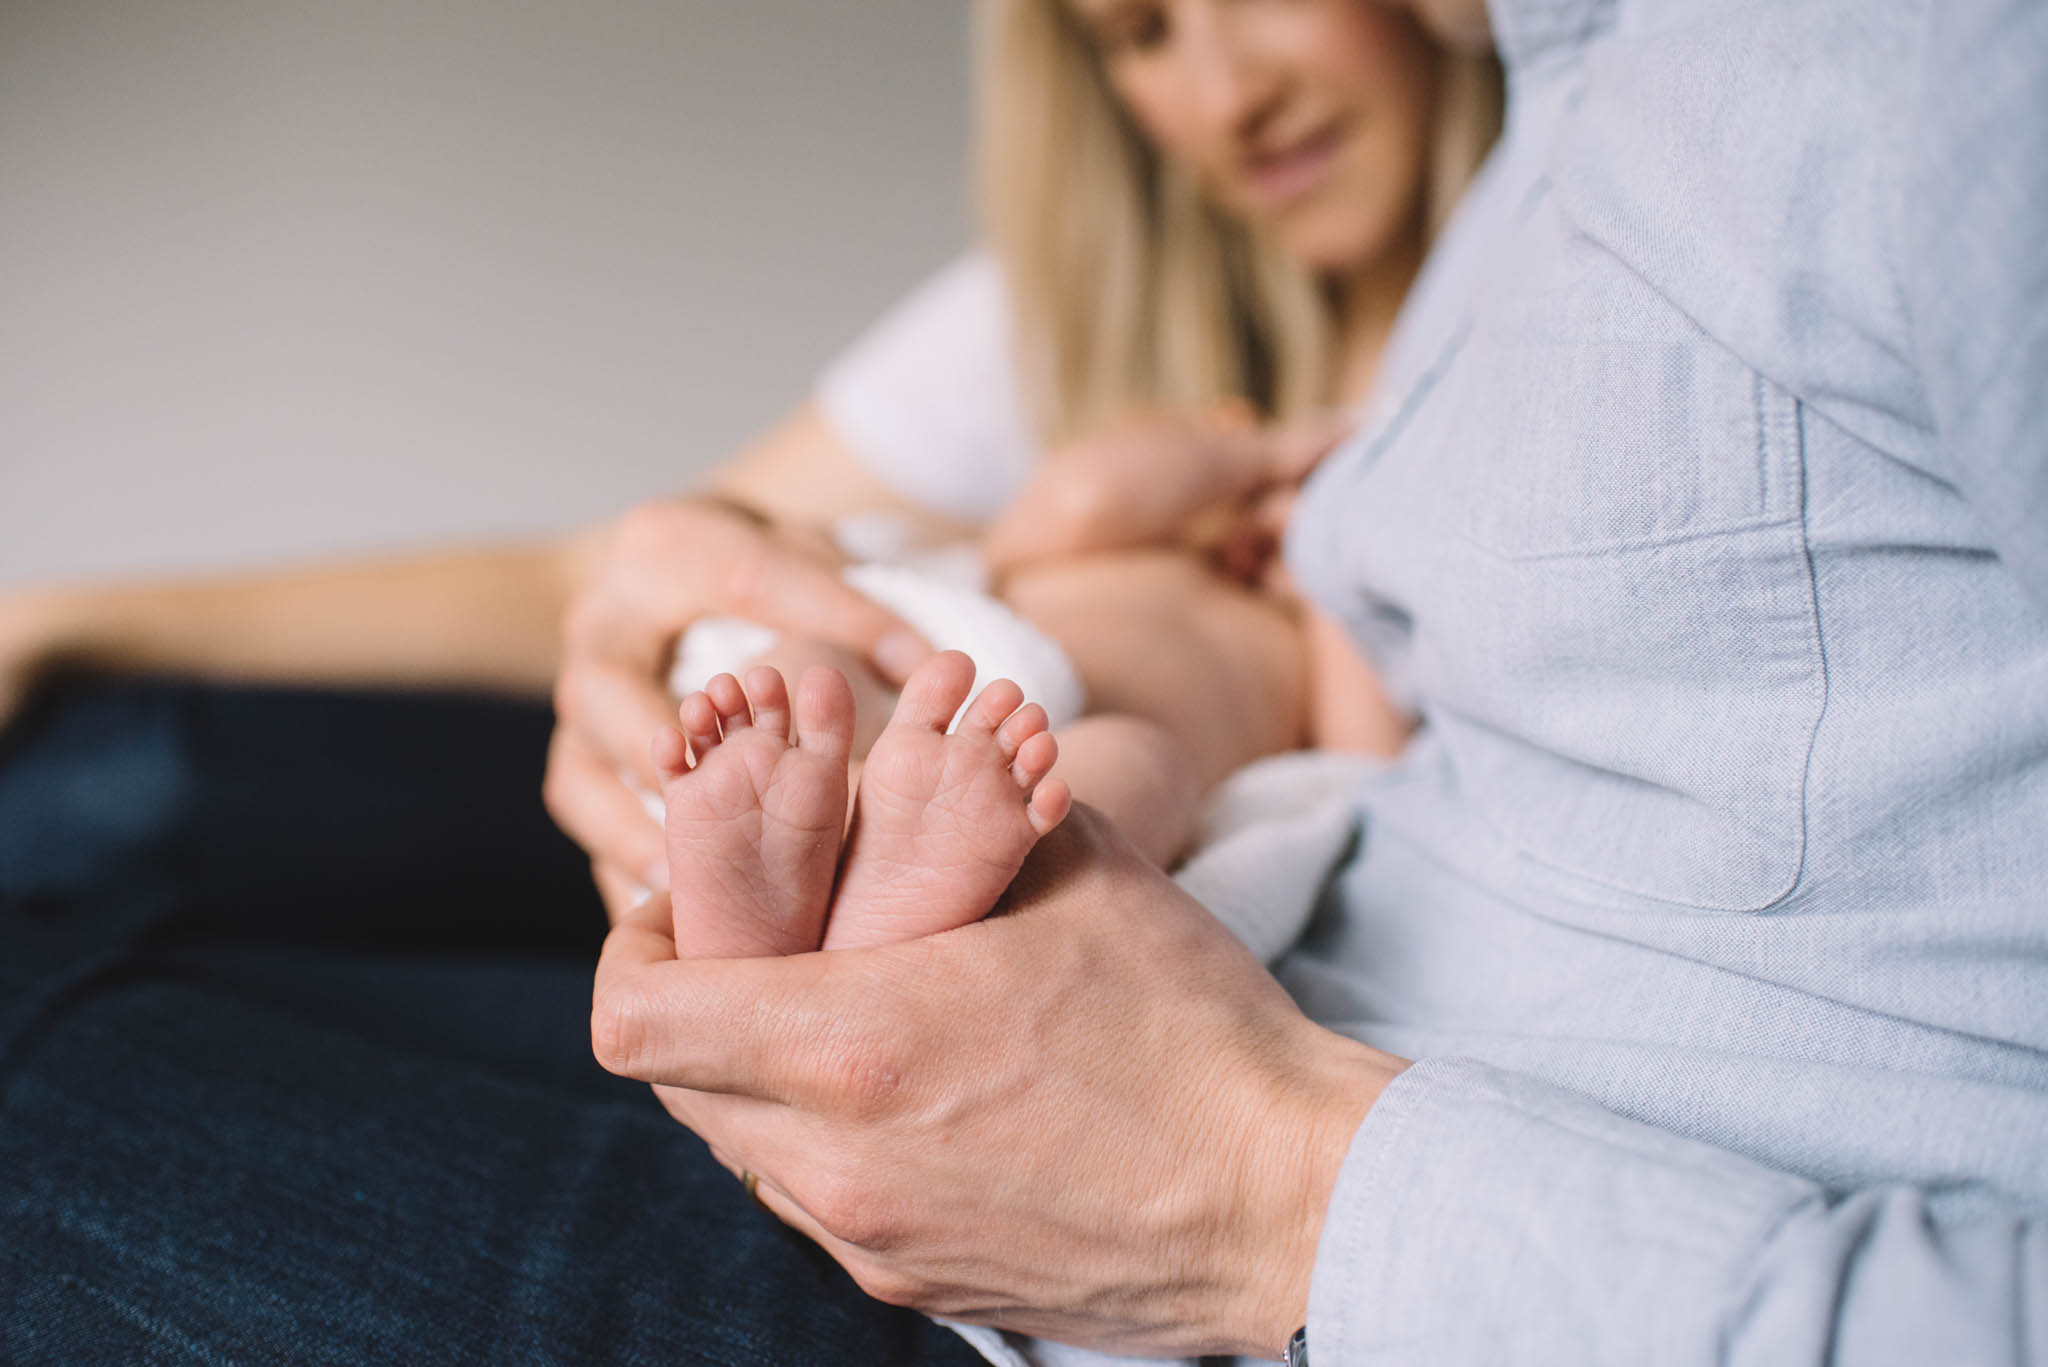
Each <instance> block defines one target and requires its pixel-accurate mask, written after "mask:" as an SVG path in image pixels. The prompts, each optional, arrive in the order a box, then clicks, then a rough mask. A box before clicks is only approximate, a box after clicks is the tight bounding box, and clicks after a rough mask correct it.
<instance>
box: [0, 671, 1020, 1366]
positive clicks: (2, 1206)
mask: <svg viewBox="0 0 2048 1367" xmlns="http://www.w3.org/2000/svg"><path fill="white" fill-rule="evenodd" d="M548 730H549V718H548V714H547V712H546V709H544V708H540V707H534V706H530V705H524V704H512V703H503V702H488V701H482V700H472V699H461V700H458V699H446V698H347V697H328V696H322V695H318V694H311V693H289V692H276V693H273V692H262V691H246V690H215V689H206V688H198V687H192V686H186V685H152V684H137V685H99V686H93V687H89V688H84V689H81V690H78V691H75V692H72V693H69V694H67V695H65V696H63V697H61V698H56V699H51V700H49V701H47V702H46V703H45V704H44V705H43V706H41V707H40V708H38V709H37V711H36V712H35V713H33V714H32V715H31V716H29V717H28V718H26V719H25V720H24V722H23V724H22V725H20V726H19V727H17V728H16V729H15V730H14V731H13V732H12V733H10V735H9V736H8V737H6V738H5V745H4V751H0V944H4V945H5V946H6V950H5V952H4V953H0V1361H6V1362H10V1363H14V1362H19V1363H24V1364H26V1363H72V1362H76V1363H110V1362H138V1363H141V1362H219V1363H228V1362H337V1363H344V1362H360V1363H391V1362H422V1363H466V1362H475V1363H492V1364H496V1363H526V1362H532V1363H543V1362H547V1363H553V1362H579V1363H580V1362H620V1363H715V1364H742V1363H744V1364H781V1363H796V1364H804V1363H815V1364H827V1363H832V1364H837V1363H846V1362H863V1363H865V1362H874V1363H913V1362H914V1363H945V1364H972V1363H975V1362H977V1361H978V1360H979V1359H978V1358H977V1357H976V1356H975V1354H974V1353H973V1352H972V1351H971V1350H969V1349H968V1348H967V1347H966V1346H965V1345H964V1344H962V1343H961V1342H960V1341H959V1339H958V1338H957V1337H956V1336H955V1335H954V1334H952V1333H951V1332H950V1331H948V1330H946V1329H943V1328H941V1327H939V1326H936V1325H933V1324H931V1323H930V1322H928V1321H926V1320H925V1319H923V1318H922V1317H921V1316H917V1315H914V1314H910V1313H908V1312H905V1311H901V1310H897V1309H894V1308H892V1307H888V1306H884V1305H881V1304H879V1303H877V1302H875V1301H872V1300H870V1299H869V1298H868V1297H866V1296H865V1295H863V1294H862V1293H861V1292H860V1290H859V1289H858V1288H857V1287H856V1286H854V1284H853V1283H852V1282H851V1281H850V1280H849V1279H848V1278H847V1277H846V1276H845V1275H844V1274H843V1273H842V1272H841V1271H840V1270H839V1269H838V1268H837V1267H836V1266H835V1265H834V1264H832V1262H831V1261H830V1259H828V1258H826V1257H825V1256H824V1255H823V1254H822V1253H820V1252H819V1251H818V1250H817V1249H816V1248H815V1247H813V1246H812V1245H811V1244H810V1243H809V1241H808V1240H805V1239H803V1238H801V1237H800V1236H797V1235H795V1234H793V1233H791V1232H790V1231H788V1230H787V1229H785V1228H783V1227H782V1226H781V1225H780V1224H779V1223H778V1222H777V1221H775V1220H774V1219H772V1218H771V1217H769V1216H768V1215H766V1214H765V1213H764V1212H763V1211H761V1210H759V1209H758V1208H756V1207H755V1206H753V1205H752V1204H751V1203H750V1202H749V1201H748V1200H747V1199H746V1197H745V1194H744V1193H743V1192H742V1191H741V1190H740V1189H739V1186H738V1184H737V1183H735V1182H734V1181H733V1180H732V1178H731V1176H730V1175H729V1174H727V1173H726V1172H725V1171H724V1169H722V1168H720V1167H719V1166H717V1165H716V1164H715V1163H714V1162H712V1161H711V1159H710V1157H709V1155H708V1154H707V1153H706V1152H705V1150H704V1148H703V1146H702V1145H701V1144H700V1143H699V1142H698V1141H697V1140H695V1139H694V1138H693V1137H692V1136H691V1135H689V1134H688V1132H686V1131H684V1130H683V1129H682V1128H681V1127H679V1126H677V1125H676V1124H675V1123H674V1122H673V1121H672V1120H670V1119H669V1118H668V1116H667V1115H666V1114H665V1113H663V1112H662V1111H661V1110H660V1108H659V1107H658V1106H657V1105H656V1104H655V1103H654V1101H653V1099H652V1096H651V1094H650V1093H648V1091H647V1090H646V1089H645V1088H644V1087H641V1086H638V1085H637V1084H632V1083H627V1082H625V1081H623V1080H621V1079H617V1078H613V1077H610V1076H608V1075H606V1074H604V1073H603V1072H602V1071H601V1070H599V1069H598V1068H597V1066H596V1065H595V1063H593V1062H592V1060H591V1058H590V1052H589V1042H588V1041H589V1036H588V1018H589V1006H590V973H591V964H592V960H593V957H594V954H595V950H596V947H597V944H598V940H599V937H600V935H601V933H602V925H603V918H602V913H601V911H600V910H599V909H598V907H597V905H596V903H595V901H594V899H593V896H592V894H591V893H590V891H589V887H588V880H587V873H586V871H585V868H584V866H583V864H582V860H581V858H580V856H579V855H578V854H577V852H576V851H575V849H574V847H573V846H571V845H569V844H568V842H567V841H566V840H564V839H563V838H562V837H561V836H560V835H559V834H558V833H556V832H554V831H553V829H552V827H551V826H550V825H549V823H548V821H547V818H546V815H545V813H544V812H543V811H542V810H541V808H540V805H539V801H538V780H539V774H540V767H541V759H542V755H543V753H544V747H545V743H546V737H547V734H548Z"/></svg>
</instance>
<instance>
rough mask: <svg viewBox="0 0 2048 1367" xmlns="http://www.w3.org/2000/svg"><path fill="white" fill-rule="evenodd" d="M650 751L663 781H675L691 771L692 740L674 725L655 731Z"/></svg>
mask: <svg viewBox="0 0 2048 1367" xmlns="http://www.w3.org/2000/svg"><path fill="white" fill-rule="evenodd" d="M648 753H649V756H650V757H651V758H652V759H653V760H654V772H655V773H656V774H658V775H659V776H660V777H661V781H662V782H663V783H670V782H673V781H674V780H676V779H679V778H681V777H682V776H683V775H684V774H686V773H688V772H689V771H690V742H689V740H688V739H687V738H685V737H684V735H683V733H682V732H680V731H678V730H676V728H675V727H673V726H664V727H663V728H662V729H661V730H659V731H657V732H655V733H654V739H653V741H652V742H650V744H649V745H648Z"/></svg>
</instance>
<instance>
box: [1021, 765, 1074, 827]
mask: <svg viewBox="0 0 2048 1367" xmlns="http://www.w3.org/2000/svg"><path fill="white" fill-rule="evenodd" d="M1073 806H1074V794H1073V791H1072V790H1071V789H1070V788H1068V787H1067V781H1066V780H1065V779H1060V778H1049V779H1047V780H1046V781H1045V782H1043V783H1041V784H1039V785H1038V791H1037V792H1035V793H1033V794H1032V795H1031V801H1030V802H1028V803H1026V804H1025V807H1024V814H1025V815H1026V816H1027V817H1029V818H1030V820H1031V829H1032V830H1034V831H1036V832H1038V834H1039V835H1040V836H1041V837H1043V836H1044V835H1045V834H1046V833H1047V832H1049V831H1050V830H1052V828H1053V827H1055V826H1057V825H1059V824H1060V823H1061V822H1062V821H1065V820H1066V819H1067V813H1068V812H1069V811H1071V810H1072V809H1073Z"/></svg>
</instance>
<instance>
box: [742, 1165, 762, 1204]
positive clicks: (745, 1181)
mask: <svg viewBox="0 0 2048 1367" xmlns="http://www.w3.org/2000/svg"><path fill="white" fill-rule="evenodd" d="M740 1185H741V1186H743V1187H745V1188H746V1189H747V1199H748V1200H750V1201H752V1202H753V1203H754V1204H755V1205H759V1204H761V1179H760V1178H758V1177H756V1176H754V1173H753V1169H751V1168H741V1169H740Z"/></svg>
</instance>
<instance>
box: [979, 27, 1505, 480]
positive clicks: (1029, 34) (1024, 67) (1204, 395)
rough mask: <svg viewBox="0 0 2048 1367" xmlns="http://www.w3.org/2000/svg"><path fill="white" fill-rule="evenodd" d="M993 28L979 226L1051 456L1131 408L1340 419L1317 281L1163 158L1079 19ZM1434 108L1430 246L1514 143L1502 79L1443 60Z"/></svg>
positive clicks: (1474, 62)
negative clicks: (1246, 407) (1000, 280)
mask: <svg viewBox="0 0 2048 1367" xmlns="http://www.w3.org/2000/svg"><path fill="white" fill-rule="evenodd" d="M981 19H982V27H981V32H980V34H979V47H980V51H979V63H980V71H979V82H978V89H979V95H980V108H979V118H978V129H977V140H978V146H977V163H978V168H979V177H980V186H979V192H980V201H981V212H982V220H983V225H982V226H983V232H984V234H985V236H986V238H987V240H988V242H989V244H990V245H991V246H992V247H993V248H994V250H995V253H996V256H997V257H998V259H999V260H1000V261H1001V263H1002V266H1003V271H1004V275H1005V278H1006V281H1007V284H1008V288H1009V292H1010V298H1011V301H1012V307H1013V310H1014V318H1013V324H1014V329H1015V336H1014V342H1015V345H1016V348H1017V357H1018V363H1019V367H1020V370H1021V372H1022V379H1023V382H1024V385H1025V392H1026V394H1027V396H1028V401H1029V406H1030V409H1031V414H1032V417H1033V419H1034V421H1035V424H1036V426H1037V429H1038V436H1039V437H1040V439H1041V440H1043V441H1045V442H1048V443H1056V442H1059V441H1061V440H1064V439H1066V438H1068V437H1071V436H1074V435H1077V434H1079V433H1081V432H1084V431H1087V430H1089V429H1091V428H1094V427H1098V426H1100V425H1101V424H1102V423H1104V422H1106V421H1108V420H1110V419H1112V418H1115V417H1116V416H1118V415H1119V414H1121V413H1123V412H1125V411H1127V410H1129V409H1131V408H1134V407H1165V408H1170V409H1174V410H1180V411H1195V410H1201V409H1205V408H1209V407H1211V406H1213V405H1216V404H1220V403H1229V402H1246V401H1248V402H1249V403H1250V404H1251V405H1252V406H1253V407H1254V408H1255V409H1256V410H1258V411H1259V412H1260V413H1262V414H1265V415H1267V416H1270V417H1281V418H1284V417H1290V416H1295V415H1299V414H1301V413H1305V412H1308V411H1310V410H1313V409H1315V408H1319V407H1321V406H1323V405H1324V404H1326V403H1327V402H1328V401H1329V398H1330V394H1329V389H1330V386H1331V384H1332V381H1333V370H1334V365H1335V361H1334V357H1335V351H1336V346H1335V343H1336V327H1335V320H1334V318H1333V316H1332V309H1331V304H1330V300H1329V296H1328V292H1327V291H1326V290H1325V288H1324V286H1323V284H1322V282H1321V281H1320V280H1318V279H1317V277H1316V275H1315V273H1314V272H1313V271H1311V270H1310V269H1309V268H1308V267H1306V266H1304V265H1302V264H1301V263H1299V262H1297V261H1294V260H1292V259H1290V258H1289V257H1287V256H1286V255H1284V254H1283V253H1282V252H1281V251H1280V249H1279V248H1278V247H1277V246H1276V245H1275V244H1274V243H1272V242H1271V241H1269V240H1266V239H1265V238H1264V237H1263V236H1261V235H1260V234H1259V233H1258V232H1257V231H1256V230H1254V229H1253V228H1252V227H1250V226H1249V225H1247V224H1245V223H1242V222H1240V221H1238V220H1236V219H1233V218H1231V217H1230V216H1228V215H1227V214H1225V213H1223V212H1222V211H1221V210H1219V209H1217V208H1216V207H1215V206H1214V205H1212V204H1210V203H1209V202H1208V201H1207V200H1206V199H1205V198H1204V197H1203V196H1202V195H1201V193H1200V192H1199V190H1198V188H1197V187H1196V186H1195V185H1194V184H1193V183H1192V182H1191V180H1190V178H1189V177H1188V176H1186V175H1185V174H1184V173H1182V172H1180V171H1179V170H1177V169H1176V168H1175V167H1173V166H1172V165H1170V164H1169V163H1167V162H1166V161H1165V160H1164V159H1162V158H1161V157H1160V156H1159V155H1158V153H1157V152H1156V151H1155V150H1154V149H1153V148H1152V146H1151V144H1150V143H1149V142H1147V141H1146V139H1145V138H1144V136H1143V135H1142V134H1141V133H1139V131H1138V130H1137V128H1136V127H1135V126H1134V125H1133V124H1132V122H1131V120H1130V118H1129V116H1128V115H1127V114H1126V113H1125V111H1124V108H1123V105H1122V104H1121V102H1120V101H1119V100H1118V99H1117V97H1116V95H1115V93H1114V92H1113V91H1112V90H1111V89H1110V86H1109V82H1108V79H1107V77H1106V75H1105V73H1104V72H1103V70H1102V63H1101V61H1100V60H1099V58H1098V57H1097V55H1096V52H1095V48H1094V45H1093V43H1092V42H1091V41H1090V40H1089V39H1088V37H1087V36H1086V35H1085V34H1084V33H1083V32H1082V31H1081V29H1080V26H1079V24H1078V23H1077V22H1076V21H1075V20H1074V18H1073V17H1072V16H1071V15H1070V14H1069V13H1068V11H1067V8H1066V5H1065V3H1064V0H985V3H984V7H983V12H982V16H981ZM1436 91H1437V97H1436V105H1437V108H1436V114H1435V120H1434V127H1433V129H1432V135H1431V147H1430V154H1429V167H1428V171H1427V175H1426V184H1425V187H1424V197H1425V199H1424V204H1423V206H1422V211H1423V213H1424V215H1425V230H1426V231H1427V232H1428V233H1429V234H1431V235H1434V233H1435V231H1436V229H1437V228H1438V227H1440V226H1441V222H1442V219H1443V217H1444V216H1446V215H1447V214H1448V213H1449V210H1450V207H1451V206H1452V205H1453V204H1455V203H1456V201H1457V197H1458V195H1459V194H1460V193H1462V192H1463V190H1464V187H1465V185H1466V183H1467V182H1468V181H1469V180H1470V179H1471V176H1472V173H1473V171H1474V170H1476V169H1477V167H1478V165H1479V161H1480V159H1481V158H1482V157H1483V156H1484V155H1485V153H1486V149H1487V148H1488V147H1489V146H1491V145H1492V142H1493V139H1494V137H1495V136H1496V135H1497V133H1498V132H1499V129H1500V71H1499V67H1498V66H1497V65H1496V64H1495V63H1494V62H1493V60H1492V59H1491V58H1489V57H1467V56H1459V55H1455V54H1451V53H1444V54H1442V56H1441V58H1440V64H1439V69H1438V73H1437V82H1436Z"/></svg>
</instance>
